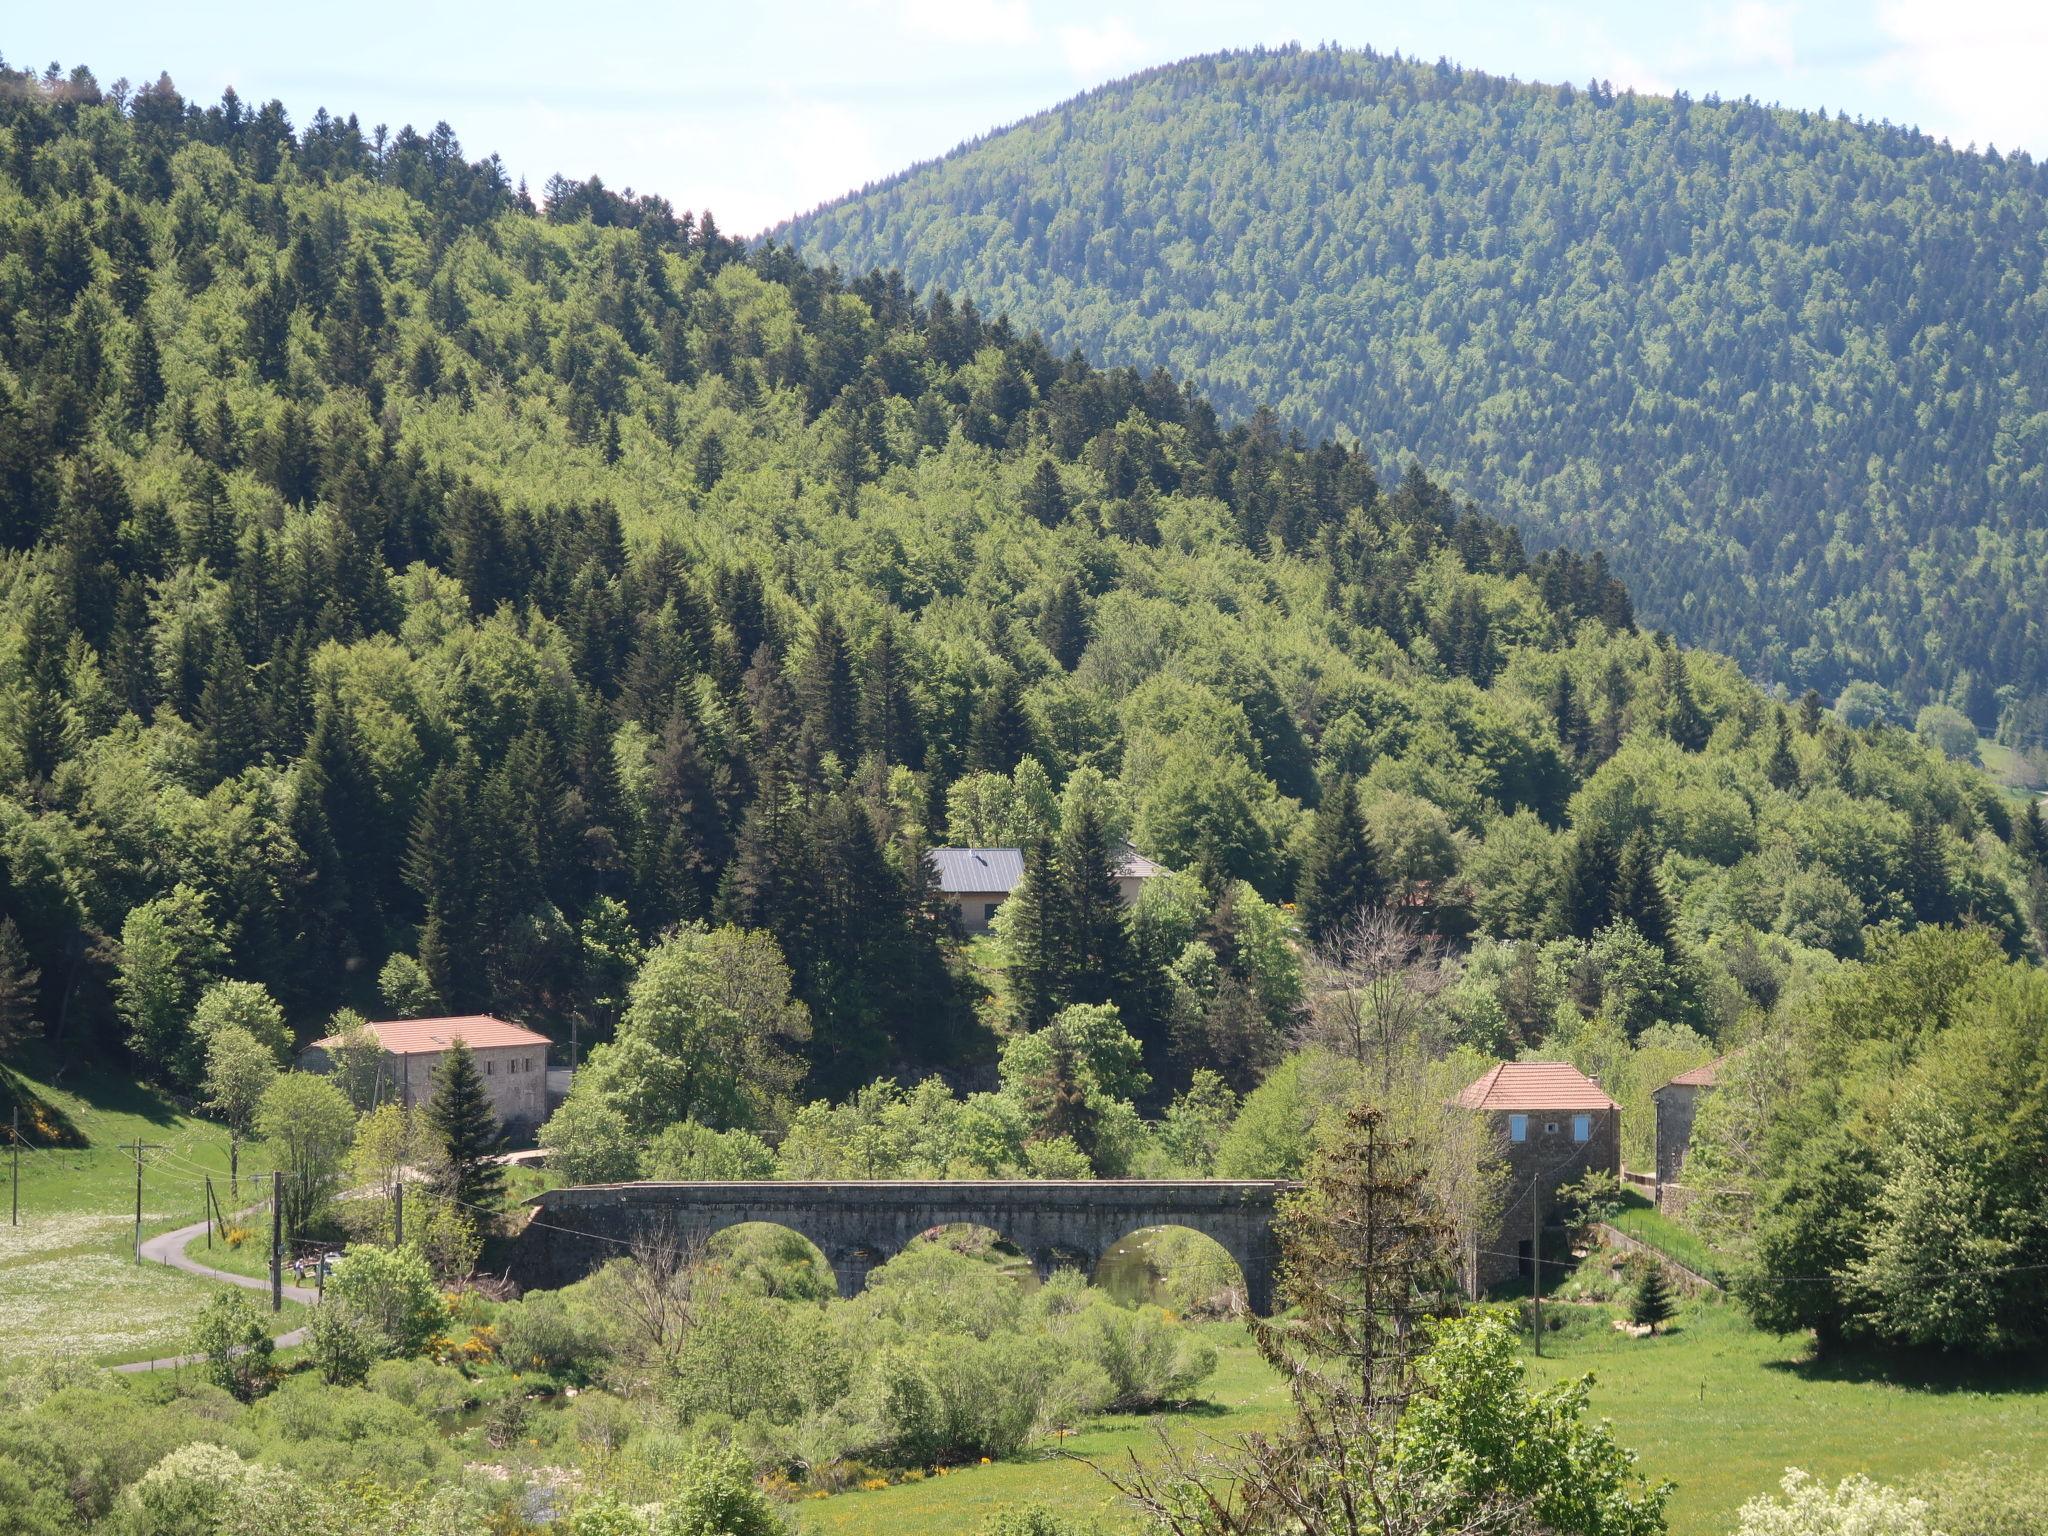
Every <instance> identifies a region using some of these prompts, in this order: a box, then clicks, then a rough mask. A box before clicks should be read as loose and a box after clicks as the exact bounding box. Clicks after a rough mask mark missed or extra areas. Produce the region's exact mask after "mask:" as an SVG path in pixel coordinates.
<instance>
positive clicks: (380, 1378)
mask: <svg viewBox="0 0 2048 1536" xmlns="http://www.w3.org/2000/svg"><path fill="white" fill-rule="evenodd" d="M369 1386H370V1390H371V1391H372V1392H377V1393H381V1394H382V1395H383V1396H385V1397H388V1398H390V1399H391V1400H392V1401H393V1402H394V1403H399V1404H402V1405H403V1406H404V1407H407V1408H410V1409H412V1410H413V1411H414V1412H415V1413H419V1414H424V1415H425V1416H426V1417H428V1418H430V1419H452V1418H454V1417H455V1416H456V1415H458V1414H461V1413H464V1412H466V1411H468V1410H469V1409H470V1408H472V1407H474V1406H475V1405H476V1389H475V1388H474V1387H473V1386H472V1385H471V1384H470V1381H469V1378H468V1377H466V1376H464V1375H463V1374H462V1372H460V1371H458V1370H456V1369H455V1367H454V1366H452V1365H436V1364H435V1363H434V1362H433V1361H431V1360H380V1361H378V1362H377V1363H376V1364H375V1365H373V1366H371V1367H370V1375H369Z"/></svg>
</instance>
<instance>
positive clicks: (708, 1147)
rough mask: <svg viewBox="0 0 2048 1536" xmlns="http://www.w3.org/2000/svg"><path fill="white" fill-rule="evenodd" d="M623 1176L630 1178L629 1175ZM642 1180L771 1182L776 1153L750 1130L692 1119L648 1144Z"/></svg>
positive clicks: (642, 1166)
mask: <svg viewBox="0 0 2048 1536" xmlns="http://www.w3.org/2000/svg"><path fill="white" fill-rule="evenodd" d="M567 1107H568V1106H567V1105H564V1106H563V1108H565V1109H566V1108H567ZM624 1177H626V1178H631V1177H633V1175H632V1174H630V1173H628V1174H625V1175H624ZM641 1177H642V1178H648V1179H772V1178H773V1177H775V1154H774V1153H773V1152H772V1151H770V1150H769V1147H768V1143H767V1142H765V1141H763V1140H762V1139H761V1138H760V1137H758V1136H756V1135H755V1134H754V1133H753V1132H752V1131H714V1130H712V1129H711V1128H710V1127H709V1126H704V1125H699V1124H698V1123H697V1122H696V1121H694V1120H684V1121H681V1122H679V1123H678V1124H675V1125H672V1126H670V1127H669V1128H668V1129H667V1130H665V1131H663V1132H662V1133H661V1134H660V1135H659V1136H657V1137H655V1138H654V1140H653V1141H652V1142H650V1143H649V1144H648V1147H647V1151H646V1153H645V1155H644V1156H643V1157H642V1159H641Z"/></svg>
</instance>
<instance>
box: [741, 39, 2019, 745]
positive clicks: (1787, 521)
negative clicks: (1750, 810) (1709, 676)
mask: <svg viewBox="0 0 2048 1536" xmlns="http://www.w3.org/2000/svg"><path fill="white" fill-rule="evenodd" d="M2044 192H2048V176H2044V172H2043V170H2042V168H2041V167H2040V166H2038V165H2036V164H2035V163H2034V162H2032V161H2031V160H2030V159H2028V157H2027V156H2026V155H2024V154H2018V155H2011V156H2002V155H2000V154H1998V153H1997V152H1996V151H1992V150H1986V151H1985V152H1984V153H1974V152H1965V151H1962V150H1958V149H1954V148H1952V147H1950V146H1949V145H1947V144H1946V143H1937V142H1935V141H1934V140H1932V139H1929V138H1928V137H1926V136H1925V135H1923V134H1920V133H1918V132H1915V131H1911V130H1908V129H1906V128H1902V127H1898V126H1895V125H1893V124H1890V123H1862V122H1856V123H1852V122H1850V121H1848V120H1847V118H1845V117H1843V116H1841V115H1839V114H1835V115H1830V114H1828V113H1825V112H1808V111H1786V110H1780V109H1777V108H1772V107H1764V106H1760V105H1758V104H1757V103H1755V102H1753V101H1748V100H1743V101H1721V100H1718V99H1716V98H1714V97H1711V96H1710V97H1708V98H1706V99H1704V100H1693V99H1691V98H1689V97H1687V96H1686V95H1684V94H1682V93H1681V94H1679V95H1677V96H1675V97H1672V98H1669V99H1666V98H1661V97H1649V96H1639V95H1636V94H1634V93H1630V92H1620V93H1617V92H1615V91H1613V90H1612V89H1610V88H1609V87H1607V86H1606V85H1604V84H1601V83H1599V82H1594V83H1592V84H1590V85H1588V86H1586V87H1584V88H1583V89H1580V88H1574V87H1573V86H1570V85H1563V86H1557V87H1554V88H1553V87H1550V86H1541V85H1530V84H1524V83H1521V82H1519V81H1516V80H1512V79H1500V78H1495V77H1492V76H1488V75H1484V74H1480V73H1477V72H1475V71H1472V70H1462V69H1456V68H1453V67H1451V66H1449V65H1448V64H1442V63H1439V64H1436V65H1433V66H1432V65H1426V64H1422V63H1419V62H1416V61H1413V60H1404V59H1402V58H1399V57H1398V56H1397V57H1387V56H1384V55H1376V54H1374V53H1371V52H1369V51H1368V52H1364V53H1352V52H1342V51H1338V50H1334V49H1323V50H1316V51H1305V50H1300V49H1282V50H1277V51H1265V50H1260V51H1254V52H1249V53H1230V54H1221V55H1216V56H1211V57H1203V58H1196V59H1190V60H1188V61H1186V62H1184V63H1180V64H1176V65H1172V66H1168V67H1165V68H1161V69H1156V70H1151V71H1148V72H1146V73H1144V74H1140V75H1137V76H1134V77H1132V78H1131V79H1128V80H1125V81H1122V82H1119V83H1116V84H1113V85H1110V86H1106V87H1104V88H1102V89H1100V90H1097V91H1093V92H1090V93H1089V94H1087V95H1085V96H1082V97H1079V98H1077V99H1075V100H1073V101H1070V102H1067V103H1066V104H1064V105H1062V106H1060V107H1057V108H1054V109H1053V110H1051V111H1049V112H1046V113H1043V114H1041V115H1039V116H1037V117H1034V118H1031V119H1029V120H1027V121H1025V122H1023V123H1020V124H1017V125H1016V126H1014V127H1012V128H1009V129H1007V130H1003V131H1001V132H997V133H993V134H991V135H989V136H988V137H986V138H984V139H982V140H979V141H977V142H974V143H971V144H968V145H965V146H963V147H962V148H961V149H959V150H957V151H955V152H954V153H953V154H951V155H949V156H947V157H945V158H944V159H942V160H939V161H937V162H935V163H931V164H926V165H921V166H918V167H915V168H913V169H911V170H909V171H907V172H905V173H903V174H902V175H900V176H897V177H895V178H892V179H891V180H889V181H886V182H883V183H881V184H879V185H877V186H874V187H870V188H867V189H864V190H863V191H862V192H860V193H858V194H856V195H853V196H850V197H848V198H847V199H846V200H844V201H842V202H840V203H837V204H833V205H830V206H828V207H826V208H823V209H821V210H819V211H818V212H816V213H813V214H810V215H807V216H805V217H803V218H801V219H798V220H796V221H795V222H794V223H793V224H791V225H789V226H787V227H786V228H785V229H784V230H781V231H778V234H779V235H780V236H781V237H783V238H786V239H789V240H792V241H794V243H795V244H796V246H797V248H798V249H799V250H800V251H802V252H803V253H805V254H806V255H808V256H811V257H812V258H814V259H818V260H829V261H832V262H834V263H836V264H837V265H839V266H840V267H842V268H844V269H846V270H848V271H867V270H869V269H870V268H874V267H881V268H896V269H901V270H902V271H903V272H904V273H905V274H906V276H907V278H908V280H909V282H910V284H911V286H912V287H913V288H915V289H918V290H923V289H924V288H926V287H927V286H928V285H932V284H940V285H944V286H945V287H947V288H950V289H951V290H952V291H954V292H955V293H965V294H968V295H971V296H972V297H973V298H974V299H975V300H976V302H978V303H981V304H983V305H984V306H985V307H987V308H990V309H999V310H1000V311H1001V312H1003V313H1005V314H1007V315H1009V316H1010V317H1011V318H1012V319H1013V320H1015V321H1016V322H1017V323H1019V324H1023V325H1029V326H1034V327H1037V328H1038V329H1039V330H1040V331H1041V332H1042V333H1043V334H1044V336H1045V337H1046V339H1047V342H1048V343H1049V344H1050V345H1051V346H1052V347H1053V348H1054V349H1055V350H1058V351H1065V350H1067V349H1069V348H1079V349H1080V350H1081V351H1083V352H1084V353H1086V354H1087V355H1088V356H1090V357H1093V358H1097V359H1100V360H1103V361H1107V362H1113V363H1129V364H1134V365H1137V366H1139V367H1148V368H1149V367H1152V366H1164V367H1167V368H1171V369H1173V370H1174V371H1175V372H1176V373H1177V374H1179V375H1180V376H1182V377H1184V378H1187V379H1189V380H1191V381H1192V382H1194V383H1195V384H1196V385H1198V386H1199V387H1200V388H1202V389H1203V390H1204V391H1205V392H1206V393H1207V395H1208V397H1209V398H1210V399H1211V400H1213V401H1214V402H1215V403H1216V405H1217V407H1218V409H1219V410H1221V411H1222V412H1224V413H1225V415H1226V416H1228V417H1249V416H1250V415H1252V413H1253V412H1254V411H1256V410H1257V409H1258V408H1259V407H1261V406H1270V407H1271V408H1273V409H1274V410H1275V411H1277V412H1278V413H1279V416H1280V418H1281V420H1283V421H1285V422H1287V423H1290V424H1297V425H1299V426H1300V427H1301V428H1302V429H1303V430H1305V431H1308V432H1311V433H1317V434H1322V433H1336V434H1340V435H1341V436H1343V437H1344V438H1345V439H1346V440H1349V439H1351V438H1354V437H1355V438H1356V439H1357V440H1359V441H1361V442H1363V443H1364V444H1366V445H1367V446H1368V447H1370V448H1372V449H1374V450H1376V451H1378V452H1380V453H1382V454H1386V453H1392V452H1394V451H1397V450H1398V451H1403V452H1409V451H1412V452H1417V453H1419V454H1421V455H1422V456H1423V458H1424V459H1425V461H1426V462H1427V463H1429V464H1430V465H1432V466H1440V467H1441V471H1442V472H1443V473H1444V474H1445V475H1446V476H1447V477H1448V483H1449V484H1450V485H1451V486H1452V488H1453V489H1455V490H1458V491H1460V492H1462V493H1470V494H1476V495H1478V496H1481V497H1482V498H1484V499H1486V500H1488V501H1489V503H1491V504H1493V505H1496V506H1497V507H1498V509H1499V510H1500V512H1501V513H1503V514H1504V515H1506V516H1507V517H1509V518H1510V519H1511V520H1513V521H1514V522H1515V523H1516V524H1517V525H1518V526H1519V527H1521V528H1522V529H1524V530H1525V531H1526V532H1528V533H1530V534H1532V535H1533V536H1534V537H1535V538H1536V539H1537V540H1538V541H1539V542H1540V543H1542V544H1543V545H1551V544H1557V543H1562V544H1567V545H1570V546H1572V547H1574V548H1578V549H1581V550H1589V549H1592V548H1595V547H1597V548H1600V549H1603V550H1605V551H1606V553H1607V555H1608V557H1609V558H1610V559H1611V560H1612V561H1613V562H1614V566H1615V569H1616V571H1617V573H1618V574H1620V575H1621V576H1622V577H1623V579H1625V580H1626V581H1627V582H1628V583H1629V585H1630V588H1631V590H1632V591H1633V592H1634V594H1635V596H1636V599H1637V601H1638V603H1639V604H1640V606H1641V608H1642V610H1643V612H1644V614H1645V616H1646V617H1647V618H1649V619H1651V620H1653V621H1655V622H1656V623H1658V624H1661V625H1663V626H1665V627H1667V628H1669V629H1670V630H1672V631H1673V632H1674V633H1676V634H1677V635H1678V636H1679V637H1680V638H1681V639H1683V640H1685V641H1687V642H1689V643H1691V644H1695V645H1700V646H1705V647H1708V648H1710V649H1713V650H1717V651H1721V652H1724V653H1726V654H1728V655H1731V656H1733V657H1735V658H1736V659H1737V660H1738V661H1739V662H1741V663H1742V665H1743V666H1744V667H1745V668H1746V669H1747V670H1748V671H1749V672H1750V673H1751V675H1753V676H1758V677H1761V678H1764V679H1766V680H1768V681H1774V682H1779V683H1783V684H1785V685H1787V686H1789V687H1790V688H1791V689H1792V690H1793V691H1794V692H1798V691H1800V690H1802V689H1805V688H1807V687H1813V688H1818V689H1819V690H1821V691H1822V692H1823V693H1824V694H1826V695H1827V696H1828V697H1829V698H1831V699H1832V698H1833V697H1835V696H1836V695H1837V694H1838V693H1839V692H1840V691H1841V690H1842V688H1843V687H1844V686H1845V685H1847V684H1848V683H1850V682H1852V681H1858V680H1861V681H1865V682H1868V683H1872V684H1876V685H1879V686H1881V687H1882V688H1884V689H1886V690H1889V691H1890V692H1891V693H1892V694H1893V695H1894V697H1893V698H1892V699H1891V700H1889V701H1887V703H1888V704H1889V706H1890V707H1891V708H1893V709H1895V710H1904V711H1906V712H1907V713H1908V717H1910V712H1911V711H1912V710H1915V709H1917V708H1919V707H1921V706H1923V705H1925V704H1928V703H1930V702H1935V703H1946V704H1949V705H1953V706H1955V707H1957V708H1960V709H1961V710H1962V711H1963V712H1964V713H1965V714H1967V715H1968V716H1969V718H1970V719H1971V720H1972V721H1973V722H1974V723H1975V724H1976V725H1977V726H1978V727H1979V728H1980V729H1981V730H1982V731H1983V732H1984V733H1985V734H1987V735H1990V734H1994V733H2001V734H2002V737H2003V739H2005V740H2007V741H2008V742H2009V743H2011V744H2013V745H2032V746H2039V745H2041V744H2043V742H2044V741H2048V697H2044V687H2043V682H2042V680H2043V678H2048V627H2044V620H2043V615H2044V614H2048V484H2044V481H2043V478H2042V469H2041V464H2042V460H2043V457H2044V452H2048V437H2044V431H2048V427H2044V423H2048V417H2043V416H2042V414H2041V403H2042V400H2043V399H2044V390H2048V346H2044V344H2043V340H2042V336H2043V331H2042V326H2041V324H2040V314H2041V311H2042V307H2043V304H2044V303H2048V275H2044V258H2048V202H2044V198H2043V193H2044Z"/></svg>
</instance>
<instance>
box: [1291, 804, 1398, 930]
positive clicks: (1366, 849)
mask: <svg viewBox="0 0 2048 1536" xmlns="http://www.w3.org/2000/svg"><path fill="white" fill-rule="evenodd" d="M1383 895H1384V886H1383V884H1382V882H1381V880H1380V872H1379V864H1378V861H1377V859H1375V858H1374V856H1373V848H1372V839H1371V837H1370V836H1369V835H1368V833H1367V832H1366V829H1365V818H1364V817H1363V816H1362V815H1361V814H1360V813H1359V809H1358V784H1357V781H1356V780H1355V779H1353V778H1352V777H1351V775H1350V774H1348V773H1347V774H1343V775H1340V776H1339V777H1338V779H1337V782H1336V783H1335V784H1333V785H1332V786H1331V787H1330V788H1329V790H1328V791H1326V792H1325V793H1324V795H1323V798H1322V803H1321V804H1319V805H1318V806H1317V807H1316V813H1315V820H1314V821H1313V822H1312V823H1311V824H1310V828H1309V838H1308V848H1307V850H1306V851H1305V852H1304V853H1303V855H1302V860H1301V878H1300V880H1299V881H1298V882H1297V884H1296V886H1295V895H1294V901H1295V906H1296V908H1297V910H1298V911H1299V912H1300V914H1301V925H1302V930H1303V931H1304V932H1305V933H1307V935H1308V937H1309V942H1311V943H1314V944H1321V943H1324V942H1326V941H1327V940H1328V939H1329V938H1330V937H1331V936H1332V935H1333V934H1335V933H1336V932H1337V931H1338V930H1339V929H1340V928H1341V927H1342V925H1343V924H1344V922H1345V920H1346V919H1348V918H1350V917H1351V916H1352V915H1353V914H1354V913H1356V912H1358V911H1360V910H1362V909H1363V908H1365V907H1369V906H1372V905H1373V904H1374V903H1376V902H1378V901H1379V900H1380V899H1381V898H1382V896H1383Z"/></svg>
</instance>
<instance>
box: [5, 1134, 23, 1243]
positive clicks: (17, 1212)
mask: <svg viewBox="0 0 2048 1536" xmlns="http://www.w3.org/2000/svg"><path fill="white" fill-rule="evenodd" d="M8 1144H9V1146H11V1147H12V1148H13V1151H14V1195H13V1199H12V1201H11V1202H10V1204H9V1208H8V1212H7V1225H9V1226H10V1227H18V1226H20V1225H21V1106H20V1105H19V1104H17V1105H15V1106H14V1128H13V1130H12V1131H10V1132H9V1133H8Z"/></svg>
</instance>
